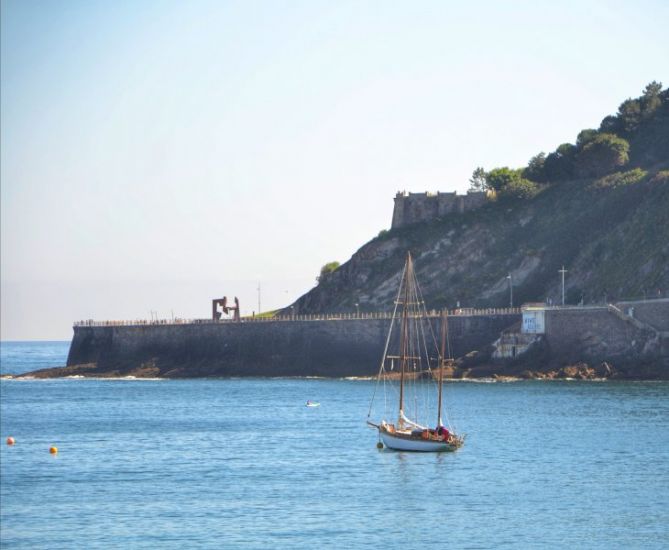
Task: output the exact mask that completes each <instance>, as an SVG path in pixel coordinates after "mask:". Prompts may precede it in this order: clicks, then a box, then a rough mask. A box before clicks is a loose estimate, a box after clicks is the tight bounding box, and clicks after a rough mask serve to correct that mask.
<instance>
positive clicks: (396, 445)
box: [379, 430, 458, 453]
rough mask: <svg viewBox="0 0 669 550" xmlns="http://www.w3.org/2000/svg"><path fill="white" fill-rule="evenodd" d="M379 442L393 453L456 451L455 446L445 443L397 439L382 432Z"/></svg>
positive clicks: (380, 431)
mask: <svg viewBox="0 0 669 550" xmlns="http://www.w3.org/2000/svg"><path fill="white" fill-rule="evenodd" d="M379 435H380V436H381V441H383V444H384V445H385V446H386V447H388V448H389V449H393V450H394V451H415V452H423V453H440V452H449V451H455V450H457V448H458V447H457V446H456V445H451V444H450V443H447V442H445V441H434V440H428V439H416V438H407V437H398V436H395V435H392V434H389V433H388V432H386V431H384V430H379Z"/></svg>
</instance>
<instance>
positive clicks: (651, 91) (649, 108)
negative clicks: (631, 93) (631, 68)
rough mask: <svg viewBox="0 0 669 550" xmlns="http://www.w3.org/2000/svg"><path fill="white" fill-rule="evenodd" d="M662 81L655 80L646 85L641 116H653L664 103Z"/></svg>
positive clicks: (642, 98)
mask: <svg viewBox="0 0 669 550" xmlns="http://www.w3.org/2000/svg"><path fill="white" fill-rule="evenodd" d="M661 93H662V83H661V82H656V81H655V80H653V82H651V83H650V84H648V85H647V86H646V88H645V89H644V91H643V96H642V97H641V116H642V117H643V118H644V119H647V118H650V117H651V116H653V113H654V112H655V111H656V110H657V109H658V108H659V107H660V106H661V105H662V97H661V95H660V94H661Z"/></svg>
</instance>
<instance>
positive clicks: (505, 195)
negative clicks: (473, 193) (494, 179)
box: [499, 178, 539, 199]
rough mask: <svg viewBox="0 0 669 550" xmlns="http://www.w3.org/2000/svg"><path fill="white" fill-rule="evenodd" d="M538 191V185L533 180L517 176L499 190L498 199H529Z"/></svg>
mask: <svg viewBox="0 0 669 550" xmlns="http://www.w3.org/2000/svg"><path fill="white" fill-rule="evenodd" d="M538 192H539V186H538V185H537V184H536V183H534V182H533V181H530V180H526V179H524V178H519V179H517V180H513V181H511V182H510V183H509V184H508V185H506V186H505V187H504V188H503V189H502V190H501V191H500V192H499V198H500V199H531V198H532V197H534V196H535V195H536V194H537V193H538Z"/></svg>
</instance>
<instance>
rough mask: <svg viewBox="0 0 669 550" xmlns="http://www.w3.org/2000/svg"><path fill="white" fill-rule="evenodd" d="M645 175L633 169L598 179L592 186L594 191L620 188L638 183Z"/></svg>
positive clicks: (642, 171) (643, 172)
mask: <svg viewBox="0 0 669 550" xmlns="http://www.w3.org/2000/svg"><path fill="white" fill-rule="evenodd" d="M659 173H660V172H658V174H659ZM668 173H669V171H668ZM647 175H648V172H646V171H645V170H642V169H641V168H635V169H634V170H628V171H627V172H616V173H615V174H609V175H608V176H604V177H603V178H599V179H598V180H597V181H595V183H593V184H592V185H593V187H594V188H595V189H604V188H614V187H622V186H623V185H632V184H634V183H638V182H640V181H641V180H642V179H644V178H645V177H646V176H647Z"/></svg>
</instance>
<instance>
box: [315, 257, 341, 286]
mask: <svg viewBox="0 0 669 550" xmlns="http://www.w3.org/2000/svg"><path fill="white" fill-rule="evenodd" d="M340 265H341V264H340V263H339V262H328V263H327V264H325V265H324V266H323V267H321V273H320V275H319V276H318V277H316V281H318V282H319V283H320V282H321V281H322V280H323V277H327V276H328V275H329V274H330V273H332V272H333V271H336V270H337V269H338V268H339V266H340Z"/></svg>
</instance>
